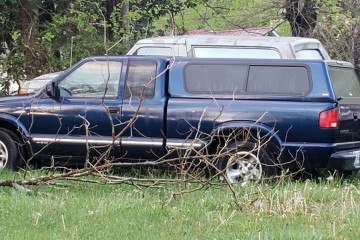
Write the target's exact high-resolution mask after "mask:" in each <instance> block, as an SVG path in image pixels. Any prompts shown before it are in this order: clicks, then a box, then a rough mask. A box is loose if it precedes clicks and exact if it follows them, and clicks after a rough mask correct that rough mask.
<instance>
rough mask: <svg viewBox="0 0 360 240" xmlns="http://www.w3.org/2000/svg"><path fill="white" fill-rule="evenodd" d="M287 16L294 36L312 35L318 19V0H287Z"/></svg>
mask: <svg viewBox="0 0 360 240" xmlns="http://www.w3.org/2000/svg"><path fill="white" fill-rule="evenodd" d="M285 18H286V19H287V20H288V21H289V23H290V26H291V33H292V35H293V36H294V37H312V34H313V31H314V28H315V26H316V21H317V6H316V0H285Z"/></svg>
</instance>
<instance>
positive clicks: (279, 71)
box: [247, 66, 310, 95]
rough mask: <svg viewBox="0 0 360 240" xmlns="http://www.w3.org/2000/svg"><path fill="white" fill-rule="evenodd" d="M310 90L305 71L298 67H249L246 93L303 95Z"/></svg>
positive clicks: (303, 68)
mask: <svg viewBox="0 0 360 240" xmlns="http://www.w3.org/2000/svg"><path fill="white" fill-rule="evenodd" d="M309 89H310V80H309V76H308V72H307V69H306V68H305V67H298V66H250V70H249V83H248V87H247V91H248V92H254V93H263V94H291V95H293V94H296V95H304V94H306V93H307V92H308V91H309Z"/></svg>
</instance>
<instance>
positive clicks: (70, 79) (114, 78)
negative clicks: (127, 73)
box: [59, 61, 122, 98]
mask: <svg viewBox="0 0 360 240" xmlns="http://www.w3.org/2000/svg"><path fill="white" fill-rule="evenodd" d="M121 67H122V63H121V62H115V61H91V62H85V63H84V64H83V65H81V66H80V67H79V68H77V69H75V70H74V71H73V72H72V73H70V74H69V75H68V76H67V77H66V78H64V79H63V80H62V81H61V82H60V83H59V87H60V88H61V89H62V90H64V91H61V92H63V93H67V94H65V95H66V96H68V95H70V97H81V98H89V97H104V96H105V97H116V96H117V94H118V89H119V81H120V73H121Z"/></svg>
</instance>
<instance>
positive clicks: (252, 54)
mask: <svg viewBox="0 0 360 240" xmlns="http://www.w3.org/2000/svg"><path fill="white" fill-rule="evenodd" d="M194 55H195V57H200V58H201V57H211V58H262V59H280V58H281V56H280V54H279V52H278V51H277V50H275V49H270V48H234V47H214V46H212V47H194Z"/></svg>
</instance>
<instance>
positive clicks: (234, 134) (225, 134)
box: [212, 128, 280, 159]
mask: <svg viewBox="0 0 360 240" xmlns="http://www.w3.org/2000/svg"><path fill="white" fill-rule="evenodd" d="M214 139H215V141H214V142H215V143H214V144H212V146H213V145H216V146H217V148H219V147H223V146H224V145H225V144H226V143H229V142H232V141H244V140H246V139H253V140H255V141H258V139H260V140H261V142H266V151H267V152H268V153H270V154H272V155H273V157H274V159H277V158H278V156H279V155H280V147H279V145H278V144H277V142H276V141H275V140H274V139H273V135H272V133H271V132H264V131H259V129H253V128H252V129H247V128H228V129H223V130H221V131H219V132H218V134H217V136H216V138H214Z"/></svg>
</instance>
